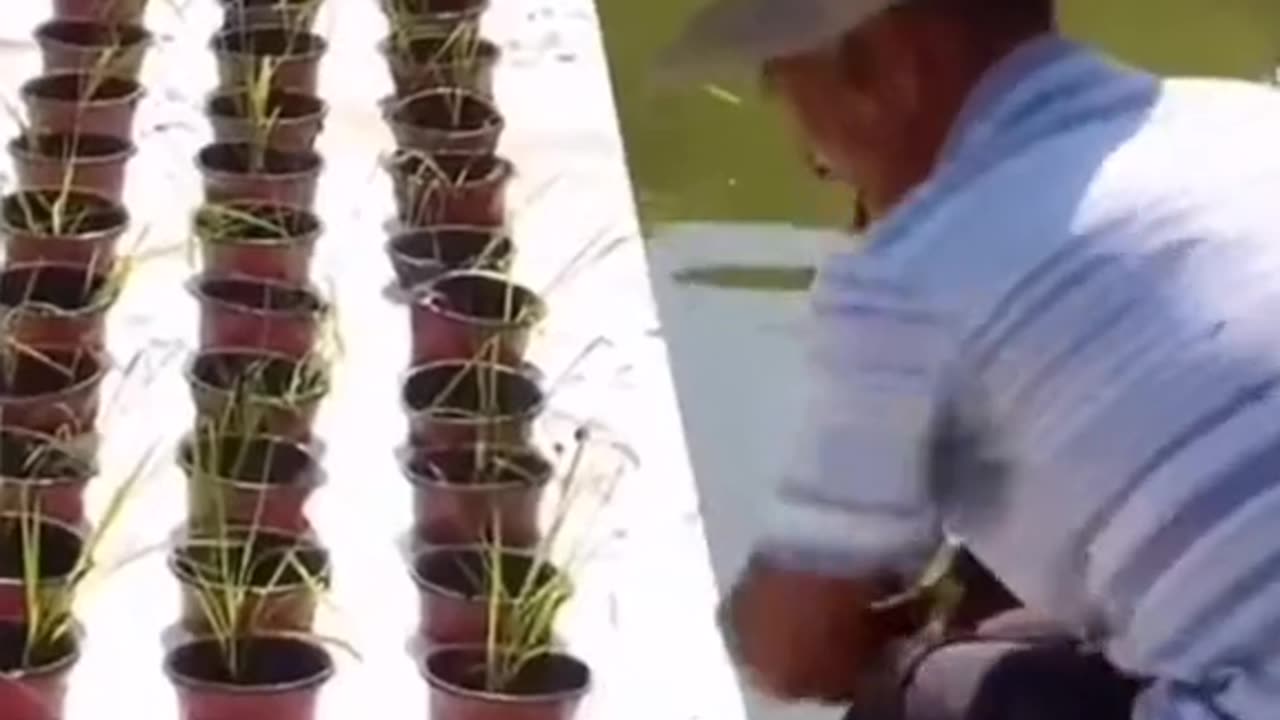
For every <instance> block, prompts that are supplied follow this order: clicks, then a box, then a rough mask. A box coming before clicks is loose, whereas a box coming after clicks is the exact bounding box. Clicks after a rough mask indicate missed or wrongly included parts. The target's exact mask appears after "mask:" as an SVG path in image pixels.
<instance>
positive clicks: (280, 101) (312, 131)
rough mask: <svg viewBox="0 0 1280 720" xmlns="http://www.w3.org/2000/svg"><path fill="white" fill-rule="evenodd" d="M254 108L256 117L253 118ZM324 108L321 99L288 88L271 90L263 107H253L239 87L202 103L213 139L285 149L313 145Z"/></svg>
mask: <svg viewBox="0 0 1280 720" xmlns="http://www.w3.org/2000/svg"><path fill="white" fill-rule="evenodd" d="M255 112H256V113H257V114H258V115H259V117H256V118H255ZM328 112H329V106H328V104H327V103H325V101H324V100H322V99H320V98H318V97H315V96H314V95H305V94H303V93H298V92H290V91H288V90H272V91H271V92H270V93H269V94H268V95H267V98H266V107H265V108H261V109H256V110H255V109H254V108H253V105H252V104H251V101H250V95H249V93H247V92H245V91H242V90H224V91H221V92H217V93H214V94H213V95H210V96H209V100H208V102H207V103H205V115H206V116H208V118H209V122H210V124H212V125H213V139H214V142H217V143H222V144H247V143H257V144H258V145H259V146H262V147H268V148H271V149H273V150H282V151H285V152H305V151H310V150H312V149H313V148H315V144H316V137H317V136H318V135H319V134H320V131H321V130H323V129H324V120H325V116H326V115H328Z"/></svg>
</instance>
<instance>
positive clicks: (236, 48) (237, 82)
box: [209, 26, 329, 95]
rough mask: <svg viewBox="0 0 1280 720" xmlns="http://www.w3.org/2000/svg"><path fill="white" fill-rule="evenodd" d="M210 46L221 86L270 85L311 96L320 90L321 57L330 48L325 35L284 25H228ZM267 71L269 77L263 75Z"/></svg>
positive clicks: (225, 87) (243, 87)
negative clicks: (216, 64) (244, 26)
mask: <svg viewBox="0 0 1280 720" xmlns="http://www.w3.org/2000/svg"><path fill="white" fill-rule="evenodd" d="M209 45H210V49H211V50H212V51H213V54H214V56H215V57H216V58H217V60H218V83H219V87H220V88H222V89H224V90H236V89H248V88H255V87H261V86H262V85H267V86H269V87H272V88H276V89H279V90H293V91H295V92H301V93H306V94H307V95H315V94H317V92H318V90H319V85H320V82H319V79H320V59H321V58H322V57H324V55H325V53H326V52H328V50H329V43H328V41H327V40H325V39H324V38H323V37H320V36H319V35H316V34H314V33H310V32H300V31H298V30H297V29H295V28H288V27H283V26H275V27H261V26H260V27H248V28H243V27H231V28H226V29H223V30H220V31H219V32H218V33H216V34H215V35H214V36H213V39H212V40H210V43H209ZM263 72H267V73H269V76H268V77H266V78H262V76H261V73H263Z"/></svg>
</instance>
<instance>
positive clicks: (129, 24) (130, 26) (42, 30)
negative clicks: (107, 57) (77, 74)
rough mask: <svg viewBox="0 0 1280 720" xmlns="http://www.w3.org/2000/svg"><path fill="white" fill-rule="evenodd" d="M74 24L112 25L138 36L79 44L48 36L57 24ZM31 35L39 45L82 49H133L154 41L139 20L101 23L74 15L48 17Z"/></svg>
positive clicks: (153, 36)
mask: <svg viewBox="0 0 1280 720" xmlns="http://www.w3.org/2000/svg"><path fill="white" fill-rule="evenodd" d="M76 25H78V26H81V27H84V26H90V27H103V26H114V27H117V28H120V29H122V30H128V31H130V32H133V33H136V34H137V36H138V37H137V39H136V40H134V41H133V42H128V43H126V42H122V43H120V44H119V45H101V44H97V43H91V44H81V43H73V42H67V41H65V40H60V39H58V38H54V37H49V35H48V33H49V30H50V29H52V28H54V27H58V26H62V27H66V26H76ZM32 36H33V37H34V38H35V40H36V42H37V43H39V44H40V45H41V46H44V45H46V44H48V45H54V46H59V47H66V48H74V49H84V50H89V49H98V48H101V49H107V48H111V47H118V48H120V49H121V50H126V49H128V50H133V49H137V48H145V47H150V46H151V45H153V44H154V43H155V33H152V32H151V30H149V29H148V28H147V26H146V25H143V24H142V23H141V22H133V21H126V22H118V23H115V22H113V23H103V22H98V21H96V20H89V19H86V18H76V17H68V18H58V17H55V18H50V19H48V20H45V21H44V22H42V23H40V24H39V25H37V26H36V28H35V31H34V32H33V33H32Z"/></svg>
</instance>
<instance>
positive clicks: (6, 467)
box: [0, 428, 98, 526]
mask: <svg viewBox="0 0 1280 720" xmlns="http://www.w3.org/2000/svg"><path fill="white" fill-rule="evenodd" d="M97 472H98V469H97V467H96V465H95V464H94V463H93V461H92V460H90V459H89V458H88V457H87V456H86V454H85V453H83V452H81V451H78V450H77V449H75V448H73V447H72V445H71V444H70V443H69V442H67V441H65V440H60V439H58V438H55V437H53V436H50V435H43V434H40V433H33V432H30V431H26V430H17V429H15V428H0V510H3V511H4V512H21V511H24V510H33V511H35V512H36V513H37V514H40V515H44V516H47V517H49V518H52V519H54V520H57V521H59V522H62V523H66V524H67V525H71V526H78V525H79V524H80V523H81V522H82V521H84V489H85V486H86V485H87V484H88V483H89V480H90V479H91V478H93V477H94V476H95V475H96V474H97Z"/></svg>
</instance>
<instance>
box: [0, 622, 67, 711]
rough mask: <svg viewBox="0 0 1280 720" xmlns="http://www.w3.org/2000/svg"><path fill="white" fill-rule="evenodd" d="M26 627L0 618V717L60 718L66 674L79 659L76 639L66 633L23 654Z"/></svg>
mask: <svg viewBox="0 0 1280 720" xmlns="http://www.w3.org/2000/svg"><path fill="white" fill-rule="evenodd" d="M28 632H29V630H28V628H27V626H26V625H24V624H22V623H20V622H11V621H0V675H2V676H3V677H4V678H5V680H4V682H0V717H2V718H4V719H5V720H61V718H62V717H63V705H64V701H65V699H66V695H67V676H68V674H70V672H71V668H72V667H74V666H75V664H76V662H77V661H79V660H80V639H79V636H78V634H76V633H67V634H65V635H63V636H62V637H61V638H59V639H58V640H56V641H55V642H53V643H50V645H49V647H47V648H46V649H45V650H44V651H43V652H41V653H39V654H37V655H36V656H34V657H30V658H28V657H26V654H27V653H26V652H25V649H26V642H27V634H28Z"/></svg>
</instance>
